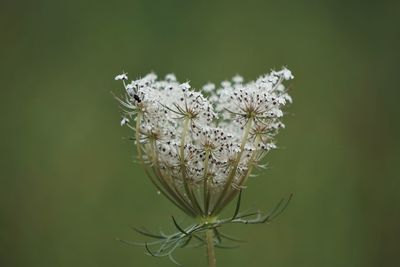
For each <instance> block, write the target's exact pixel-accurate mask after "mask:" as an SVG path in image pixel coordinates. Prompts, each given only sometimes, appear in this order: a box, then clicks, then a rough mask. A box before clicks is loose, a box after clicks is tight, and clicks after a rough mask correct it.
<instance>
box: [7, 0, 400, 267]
mask: <svg viewBox="0 0 400 267" xmlns="http://www.w3.org/2000/svg"><path fill="white" fill-rule="evenodd" d="M399 3H400V2H399V1H329V2H323V1H306V0H302V1H258V2H255V1H250V0H249V1H240V2H235V1H168V0H164V1H119V0H114V1H56V0H47V1H45V0H41V1H11V0H3V1H1V3H0V29H1V42H0V60H1V63H0V68H1V70H0V77H1V93H2V94H1V95H2V96H1V105H0V111H1V113H0V114H1V125H2V126H1V129H2V131H1V133H0V137H1V161H0V162H1V185H0V201H1V202H0V203H1V204H0V205H1V206H0V207H1V213H0V265H1V266H7V267H8V266H32V267H33V266H41V267H46V266H78V267H79V266H85V267H89V266H173V264H172V263H171V262H169V261H168V260H167V259H161V260H160V259H155V258H151V257H147V256H145V255H144V251H143V249H142V248H139V247H130V246H126V245H123V244H120V243H118V242H116V241H115V237H120V238H124V239H128V240H143V239H142V237H140V236H138V235H137V234H136V233H134V232H133V231H131V230H130V229H129V226H130V225H133V226H143V225H146V226H148V227H149V228H152V229H156V230H157V229H159V228H162V229H165V230H166V231H168V230H172V222H171V220H170V215H172V214H173V215H175V216H177V217H178V218H180V219H183V220H184V215H183V214H181V213H180V212H179V211H178V210H177V209H175V208H174V207H173V206H172V205H171V204H170V203H169V202H168V201H167V200H166V199H164V198H163V197H161V196H158V195H157V194H156V192H155V189H154V188H153V187H152V185H151V184H150V182H148V180H147V178H146V177H145V175H144V173H143V172H142V169H141V167H140V166H139V165H136V164H134V163H132V161H133V158H134V149H133V146H132V143H131V142H130V141H128V140H127V139H126V137H128V136H129V135H130V131H129V130H128V129H127V128H121V127H119V120H120V110H119V108H118V104H117V103H116V101H115V100H114V99H113V97H112V95H111V94H110V92H111V91H112V92H115V93H117V94H118V93H120V92H122V88H121V86H120V83H118V82H115V81H114V80H113V79H114V76H115V75H116V74H119V73H121V72H122V70H125V71H127V72H128V73H129V75H130V78H136V77H139V76H141V75H144V74H146V73H148V72H150V71H155V72H157V73H158V74H159V75H160V76H163V75H165V74H166V73H169V72H174V73H175V74H176V75H177V76H178V79H180V80H181V81H186V80H190V81H191V84H192V86H194V87H200V86H201V85H202V84H204V83H206V82H208V81H214V82H219V81H222V80H223V79H227V78H230V77H232V76H233V75H234V74H236V73H240V74H242V75H243V76H244V77H245V78H246V79H254V78H256V77H257V76H258V75H260V74H263V73H265V72H268V71H269V70H270V69H271V68H280V67H281V66H287V67H288V68H290V69H291V70H292V71H293V73H294V75H295V80H293V81H292V82H290V88H291V94H292V96H293V97H294V100H295V102H294V104H293V106H292V107H291V108H290V109H289V113H288V116H287V117H286V118H285V122H286V124H287V128H286V129H285V130H284V131H282V132H281V134H280V135H279V136H278V145H280V149H279V150H276V151H274V152H273V153H271V154H270V155H269V157H268V159H267V160H268V162H269V166H270V168H269V170H268V171H266V172H263V173H262V174H261V175H260V176H259V177H257V178H254V179H253V180H251V181H250V183H249V188H248V190H246V193H245V197H244V199H245V200H244V203H243V207H254V208H257V207H259V208H262V209H264V210H265V209H268V208H271V207H273V205H274V204H276V202H277V201H278V200H279V199H280V197H282V196H287V195H288V194H289V193H290V192H294V194H295V197H294V199H293V202H292V203H291V205H290V206H289V208H288V210H287V211H286V212H285V213H284V214H283V215H282V216H281V217H280V218H279V219H278V220H276V221H275V222H274V223H272V224H270V225H256V226H242V225H238V226H233V227H228V229H227V232H228V233H231V234H233V235H236V236H239V237H242V238H244V239H246V240H248V241H249V242H248V243H246V244H243V245H242V246H241V248H240V249H238V250H218V251H217V261H218V264H219V266H231V267H234V266H280V267H284V266H288V267H289V266H290V267H292V266H332V267H337V266H349V267H350V266H352V267H354V266H363V267H367V266H385V267H389V266H399V257H398V252H399V238H400V208H399V206H400V205H399V204H400V182H399V178H400V175H399V171H398V165H399V163H400V157H399V153H400V149H399V144H400V142H399V139H398V138H399V136H400V126H399V115H400V114H399V102H398V101H399V97H400V91H399V82H400V81H399V62H400V52H399V47H400V27H399V25H400V16H399V13H400V4H399ZM184 223H190V221H189V220H187V219H186V220H184ZM176 257H177V259H178V260H179V261H180V262H181V263H183V264H184V265H185V266H205V251H204V250H203V249H187V250H181V251H179V252H178V253H177V254H176Z"/></svg>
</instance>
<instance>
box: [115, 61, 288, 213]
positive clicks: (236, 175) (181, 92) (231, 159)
mask: <svg viewBox="0 0 400 267" xmlns="http://www.w3.org/2000/svg"><path fill="white" fill-rule="evenodd" d="M115 79H116V80H126V79H127V76H126V74H125V73H124V74H120V75H118V76H116V77H115ZM289 79H293V75H292V73H291V72H290V70H288V69H286V68H283V69H282V70H280V71H272V72H271V73H270V74H266V75H263V76H261V77H260V78H258V79H257V80H256V81H251V82H248V83H244V82H243V81H244V80H243V78H242V77H241V76H239V75H236V76H234V77H233V78H232V81H233V83H231V82H229V81H223V82H222V83H221V87H220V88H217V89H216V87H215V85H214V84H212V83H207V84H206V85H204V86H203V88H202V89H203V92H206V93H207V97H205V96H204V95H203V94H202V92H199V91H195V90H194V89H193V88H191V86H190V84H189V82H185V83H179V82H178V81H177V79H176V77H175V75H173V74H168V75H166V77H165V80H157V76H156V75H155V74H154V73H151V74H148V75H146V76H145V77H144V78H142V79H138V80H135V81H132V82H130V83H128V84H127V85H125V83H124V87H125V90H126V98H125V99H124V100H121V99H119V101H120V102H121V104H122V105H123V108H124V109H125V110H126V115H125V117H124V118H122V120H121V126H122V125H125V124H127V123H128V122H129V119H128V117H129V118H131V117H132V116H136V120H135V121H136V126H134V125H132V128H134V129H135V136H136V139H137V140H136V145H137V149H138V151H139V152H140V153H139V154H138V155H141V156H140V158H139V159H140V160H141V161H143V163H144V164H145V165H146V166H147V167H146V168H147V169H148V171H147V172H150V170H152V171H153V172H154V177H157V179H156V180H153V182H154V183H155V184H156V185H157V187H158V189H159V190H160V191H161V193H163V194H165V195H166V196H167V197H168V198H169V199H171V200H172V201H173V202H174V203H175V204H176V205H177V206H178V207H180V208H181V209H182V210H184V211H185V212H186V213H188V214H189V215H191V216H194V217H195V216H215V215H217V214H218V213H219V212H220V211H221V210H222V209H223V208H224V206H225V205H227V203H229V200H230V199H231V197H232V196H234V195H235V194H237V193H238V189H239V188H243V186H245V184H246V181H247V179H248V178H249V176H250V172H251V171H252V170H253V169H254V167H256V166H257V165H258V164H259V162H260V161H261V160H262V158H263V157H264V156H265V155H266V154H267V152H268V151H269V150H271V149H274V148H276V145H275V142H274V137H275V135H276V134H277V133H278V131H279V129H281V128H284V125H283V123H282V122H281V117H282V116H283V115H284V113H283V108H284V107H285V105H286V104H287V103H291V101H292V100H291V98H290V96H289V95H288V94H287V91H286V89H285V86H284V85H283V84H282V82H283V81H285V80H289ZM152 179H154V178H152ZM207 194H211V196H208V195H207ZM200 195H202V196H203V195H204V197H201V198H200V197H199V196H200Z"/></svg>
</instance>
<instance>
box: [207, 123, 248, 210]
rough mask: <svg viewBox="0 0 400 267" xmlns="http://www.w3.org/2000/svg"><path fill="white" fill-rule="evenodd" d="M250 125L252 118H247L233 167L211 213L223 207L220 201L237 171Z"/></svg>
mask: <svg viewBox="0 0 400 267" xmlns="http://www.w3.org/2000/svg"><path fill="white" fill-rule="evenodd" d="M252 126H253V119H252V118H249V120H248V121H247V122H246V128H245V129H244V132H243V136H242V141H241V144H240V151H239V153H238V154H237V157H236V160H235V162H234V163H233V167H232V169H231V171H230V173H229V176H228V178H227V181H226V182H225V186H224V188H223V189H222V192H221V193H220V195H219V198H218V200H217V201H216V203H215V204H214V208H213V210H212V211H211V215H215V214H218V212H219V211H221V210H222V209H223V208H224V206H221V202H222V201H223V199H224V198H225V197H226V193H227V192H228V190H229V189H230V187H231V185H232V181H233V179H234V177H235V174H236V171H237V167H238V166H239V163H240V159H241V157H242V154H243V151H244V148H245V146H246V143H247V139H248V137H249V134H250V130H251V127H252Z"/></svg>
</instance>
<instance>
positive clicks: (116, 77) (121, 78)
mask: <svg viewBox="0 0 400 267" xmlns="http://www.w3.org/2000/svg"><path fill="white" fill-rule="evenodd" d="M127 74H128V73H122V74H119V75H117V76H115V78H114V79H115V80H116V81H118V80H128V76H127Z"/></svg>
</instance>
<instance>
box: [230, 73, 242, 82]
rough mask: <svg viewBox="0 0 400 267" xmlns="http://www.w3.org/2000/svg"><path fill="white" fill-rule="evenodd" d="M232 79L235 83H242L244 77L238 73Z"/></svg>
mask: <svg viewBox="0 0 400 267" xmlns="http://www.w3.org/2000/svg"><path fill="white" fill-rule="evenodd" d="M232 81H233V82H234V83H242V82H243V77H242V76H240V75H238V74H236V75H235V76H233V78H232Z"/></svg>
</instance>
